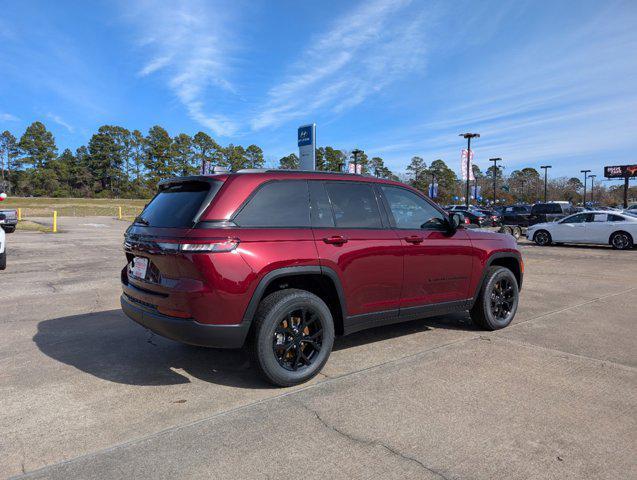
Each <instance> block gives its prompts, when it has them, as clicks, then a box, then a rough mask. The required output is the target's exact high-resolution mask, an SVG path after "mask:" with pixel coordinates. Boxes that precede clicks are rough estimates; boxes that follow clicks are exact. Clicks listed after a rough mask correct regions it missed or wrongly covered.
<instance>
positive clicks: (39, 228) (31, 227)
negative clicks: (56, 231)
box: [16, 220, 51, 233]
mask: <svg viewBox="0 0 637 480" xmlns="http://www.w3.org/2000/svg"><path fill="white" fill-rule="evenodd" d="M16 231H17V232H42V233H50V232H51V227H47V226H46V225H41V224H39V223H35V222H31V221H29V220H22V221H21V222H19V223H18V225H17V227H16Z"/></svg>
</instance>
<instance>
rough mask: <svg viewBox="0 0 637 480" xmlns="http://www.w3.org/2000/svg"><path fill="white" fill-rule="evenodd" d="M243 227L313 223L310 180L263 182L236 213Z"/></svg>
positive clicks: (302, 225) (298, 225) (301, 225)
mask: <svg viewBox="0 0 637 480" xmlns="http://www.w3.org/2000/svg"><path fill="white" fill-rule="evenodd" d="M234 223H236V224H237V225H239V226H240V227H271V228H277V227H279V228H286V227H288V228H292V227H309V226H310V204H309V194H308V189H307V181H305V180H291V181H287V180H286V181H274V182H268V183H266V184H264V185H262V186H261V187H260V188H259V189H258V190H257V191H256V193H255V194H254V195H253V196H252V198H250V200H248V203H247V204H246V205H245V206H244V207H243V208H242V209H241V211H240V212H239V213H238V214H237V215H236V216H235V217H234Z"/></svg>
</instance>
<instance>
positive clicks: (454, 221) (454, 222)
mask: <svg viewBox="0 0 637 480" xmlns="http://www.w3.org/2000/svg"><path fill="white" fill-rule="evenodd" d="M463 222H464V215H462V214H461V213H452V214H451V215H449V230H451V231H452V232H455V231H456V230H458V227H459V226H460V225H462V223H463Z"/></svg>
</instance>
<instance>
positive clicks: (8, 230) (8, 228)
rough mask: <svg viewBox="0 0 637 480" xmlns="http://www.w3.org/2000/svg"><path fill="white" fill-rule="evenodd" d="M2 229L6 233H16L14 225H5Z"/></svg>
mask: <svg viewBox="0 0 637 480" xmlns="http://www.w3.org/2000/svg"><path fill="white" fill-rule="evenodd" d="M2 228H4V231H5V233H13V232H15V227H14V226H13V225H11V226H8V225H5V226H4V227H2Z"/></svg>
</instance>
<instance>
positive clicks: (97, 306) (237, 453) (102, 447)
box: [0, 217, 637, 479]
mask: <svg viewBox="0 0 637 480" xmlns="http://www.w3.org/2000/svg"><path fill="white" fill-rule="evenodd" d="M60 226H61V228H62V229H63V230H65V232H66V233H64V234H60V235H57V236H54V235H49V234H40V233H31V232H25V233H20V232H16V233H15V234H12V235H9V236H8V241H9V249H10V255H9V258H8V269H7V270H6V271H5V272H2V273H0V298H1V301H2V310H1V311H0V333H1V335H0V398H1V399H2V408H1V409H0V452H1V454H0V476H3V477H6V476H12V475H21V474H22V473H25V472H26V473H27V474H28V476H33V477H38V478H124V477H126V478H175V477H184V478H269V477H270V478H280V477H287V476H292V475H302V474H304V476H307V477H309V478H319V477H328V478H447V479H452V478H485V479H487V478H538V479H539V478H560V479H562V478H578V479H580V478H595V479H598V478H630V477H633V478H634V477H637V467H636V464H637V463H636V459H635V454H634V453H633V452H634V451H635V450H636V447H637V428H636V427H637V425H636V423H637V422H636V418H637V416H636V413H637V393H636V387H637V378H636V375H635V372H636V371H635V367H636V366H637V348H636V347H637V332H636V328H635V323H636V320H637V315H635V313H634V298H635V293H636V292H637V288H636V287H635V278H636V276H637V274H636V273H635V272H636V267H637V251H636V250H633V251H629V252H616V251H613V250H610V249H608V248H601V247H545V248H539V247H536V246H534V245H530V244H524V245H523V247H522V249H523V254H524V258H525V262H526V276H525V284H524V289H523V292H522V301H521V305H520V310H519V312H518V316H517V318H516V320H515V324H514V325H512V326H510V327H509V328H507V329H505V330H502V331H499V332H495V333H487V332H482V331H479V330H476V329H475V328H474V327H473V325H472V324H471V322H470V320H469V319H468V318H467V317H466V316H464V315H456V316H452V317H445V318H436V319H428V320H424V321H414V322H410V323H406V324H401V325H394V326H388V327H383V328H379V329H375V330H371V331H367V332H360V333H358V334H355V335H352V336H350V337H345V338H343V339H340V340H338V341H337V343H336V346H335V348H336V349H335V351H334V353H333V355H332V357H331V358H330V361H329V362H328V364H327V365H326V367H325V369H324V374H323V375H320V376H319V377H317V378H316V379H315V380H313V381H312V382H310V383H309V384H307V385H304V386H300V387H295V388H291V389H274V388H272V387H270V386H269V385H267V384H265V383H264V382H262V381H261V380H260V378H259V377H258V376H257V375H256V374H255V372H254V371H253V369H251V368H250V365H249V362H248V361H247V358H246V356H245V355H244V354H243V352H240V351H217V350H208V349H201V348H192V347H187V346H182V345H179V344H176V343H174V342H171V341H169V340H164V339H162V338H159V337H156V336H151V335H149V334H148V333H147V332H146V331H145V330H144V329H142V328H141V327H139V326H137V325H135V324H133V323H132V322H131V321H129V320H128V319H126V318H125V317H124V316H123V315H122V314H121V313H120V311H119V309H118V297H119V270H120V269H121V267H122V266H123V263H124V259H123V254H122V252H121V243H122V233H123V230H124V229H125V224H124V223H122V222H118V221H116V220H111V219H106V218H103V217H99V218H92V219H91V218H88V219H87V218H80V219H70V218H69V219H67V218H62V219H61V222H60ZM303 472H305V473H303Z"/></svg>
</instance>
